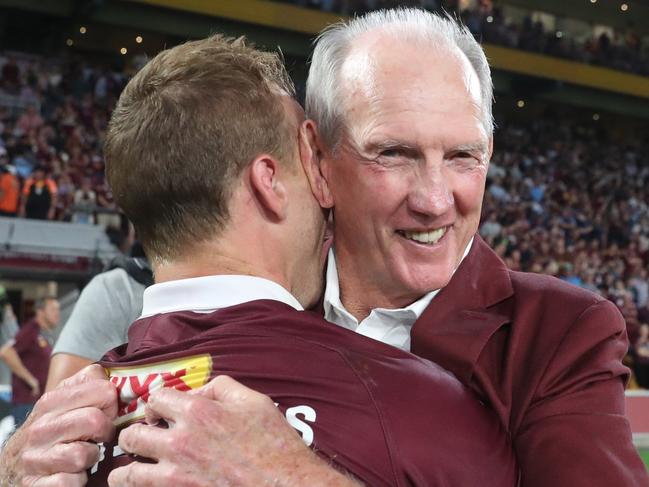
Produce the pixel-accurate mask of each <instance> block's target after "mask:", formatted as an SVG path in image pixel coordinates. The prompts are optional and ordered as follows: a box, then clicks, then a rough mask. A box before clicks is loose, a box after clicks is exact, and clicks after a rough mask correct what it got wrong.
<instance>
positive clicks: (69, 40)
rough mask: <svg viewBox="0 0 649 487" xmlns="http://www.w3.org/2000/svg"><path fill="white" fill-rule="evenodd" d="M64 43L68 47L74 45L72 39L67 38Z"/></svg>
mask: <svg viewBox="0 0 649 487" xmlns="http://www.w3.org/2000/svg"><path fill="white" fill-rule="evenodd" d="M65 43H66V44H67V45H68V47H72V46H73V45H74V41H73V40H72V39H68V40H67V41H65Z"/></svg>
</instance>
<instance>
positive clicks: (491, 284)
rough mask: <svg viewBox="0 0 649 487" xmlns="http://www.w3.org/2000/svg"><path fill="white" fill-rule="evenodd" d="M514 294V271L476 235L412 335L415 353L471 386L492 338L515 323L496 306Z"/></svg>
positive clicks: (412, 346) (418, 321) (414, 328)
mask: <svg viewBox="0 0 649 487" xmlns="http://www.w3.org/2000/svg"><path fill="white" fill-rule="evenodd" d="M513 293H514V291H513V288H512V284H511V280H510V278H509V271H508V269H507V267H506V266H505V264H504V263H503V262H502V261H501V260H500V258H499V257H498V256H497V255H496V254H495V253H494V252H493V251H492V250H491V249H490V248H489V247H488V246H487V244H486V243H485V242H484V241H483V240H482V239H481V238H480V237H479V236H478V235H476V237H475V240H474V242H473V246H472V248H471V251H470V252H469V255H467V257H466V259H464V261H463V262H462V264H461V265H460V267H459V268H458V269H457V271H456V272H455V274H454V275H453V277H452V278H451V281H450V282H449V283H448V285H447V286H446V287H445V288H444V289H442V290H441V291H440V292H439V294H438V295H437V296H436V297H435V298H434V299H433V300H432V301H431V303H430V305H429V306H428V308H426V310H425V311H424V313H423V314H422V315H421V317H420V318H419V319H418V320H417V322H416V323H415V325H414V327H413V329H412V333H411V351H412V353H414V354H416V355H419V356H421V357H424V358H427V359H429V360H432V361H434V362H436V363H437V364H438V365H440V366H442V367H444V368H446V369H448V370H450V371H451V372H453V373H454V374H455V375H456V376H457V377H458V379H460V380H461V381H462V382H464V383H465V384H468V383H469V381H470V380H471V376H472V375H473V370H474V368H475V365H476V362H477V361H478V358H479V356H480V353H481V352H482V350H483V349H484V347H485V345H486V344H487V342H488V341H489V338H491V336H492V335H493V334H494V333H495V332H496V331H497V330H498V329H499V328H500V327H501V326H503V325H505V324H507V323H508V322H509V321H510V316H509V314H508V313H506V312H503V311H501V310H499V309H497V307H495V306H494V305H496V304H497V303H499V302H501V301H503V300H504V299H507V298H508V297H510V296H512V295H513Z"/></svg>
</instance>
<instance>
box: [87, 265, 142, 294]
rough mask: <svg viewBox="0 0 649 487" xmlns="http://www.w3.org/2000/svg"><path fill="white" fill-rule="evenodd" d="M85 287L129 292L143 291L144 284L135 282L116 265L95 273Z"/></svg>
mask: <svg viewBox="0 0 649 487" xmlns="http://www.w3.org/2000/svg"><path fill="white" fill-rule="evenodd" d="M86 288H91V289H93V290H95V289H96V290H101V291H102V292H105V293H109V294H123V293H124V292H128V293H129V294H134V293H138V292H139V293H142V292H144V285H142V284H140V283H139V282H137V281H136V280H135V279H133V277H131V276H130V275H129V273H128V272H126V270H125V269H123V268H121V267H116V268H115V269H111V270H109V271H106V272H102V273H101V274H97V275H96V276H95V277H94V278H93V279H92V280H91V281H90V282H89V283H88V286H86Z"/></svg>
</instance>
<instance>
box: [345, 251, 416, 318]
mask: <svg viewBox="0 0 649 487" xmlns="http://www.w3.org/2000/svg"><path fill="white" fill-rule="evenodd" d="M336 268H337V271H338V282H339V288H340V301H341V302H342V304H343V306H345V309H346V310H347V311H349V313H351V315H352V316H354V318H356V319H357V320H358V321H359V322H360V321H361V320H363V319H365V318H366V317H367V316H369V314H370V313H371V311H372V310H373V309H375V308H385V309H398V308H404V307H406V306H408V305H409V304H412V303H414V302H415V301H417V299H419V298H420V297H421V296H416V295H413V294H412V293H411V294H407V293H402V292H401V293H400V292H397V290H390V289H386V288H384V287H380V286H379V284H381V283H380V281H379V280H378V279H375V278H374V276H371V275H366V274H365V273H364V272H363V270H364V269H363V268H361V267H359V266H358V259H355V258H354V256H353V255H351V254H350V253H348V252H346V251H345V249H344V248H340V249H339V248H338V247H336ZM343 276H344V278H343Z"/></svg>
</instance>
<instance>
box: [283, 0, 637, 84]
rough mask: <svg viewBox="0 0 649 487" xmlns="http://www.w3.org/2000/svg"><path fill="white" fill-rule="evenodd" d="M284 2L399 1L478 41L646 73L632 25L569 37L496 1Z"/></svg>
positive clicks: (348, 10)
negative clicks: (444, 19)
mask: <svg viewBox="0 0 649 487" xmlns="http://www.w3.org/2000/svg"><path fill="white" fill-rule="evenodd" d="M283 1H287V2H290V3H294V4H296V5H300V6H303V7H310V8H316V9H320V10H324V11H327V12H337V13H341V14H344V15H350V14H352V13H361V12H367V11H370V10H376V9H379V8H390V7H396V6H404V5H407V6H412V7H420V8H425V9H427V10H431V11H441V10H445V11H447V12H455V13H457V14H459V16H460V17H461V18H462V20H463V21H464V23H465V24H466V25H467V26H468V27H469V29H470V30H471V32H472V33H473V34H474V35H475V36H476V38H478V39H479V40H481V41H483V42H488V43H492V44H497V45H501V46H506V47H512V48H516V49H521V50H524V51H532V52H538V53H542V54H546V55H549V56H555V57H560V58H565V59H571V60H574V61H578V62H582V63H588V64H595V65H599V66H606V67H610V68H613V69H618V70H621V71H629V72H632V73H636V74H642V75H649V51H648V50H647V48H646V46H645V47H643V46H642V43H641V39H640V36H639V35H638V34H637V33H636V32H634V31H633V30H632V29H627V30H625V31H624V32H617V31H611V33H608V32H601V33H598V34H597V33H591V34H590V35H586V36H584V35H576V36H570V32H563V31H558V30H555V29H550V28H548V27H547V26H546V25H544V23H543V21H542V20H540V19H536V20H535V19H534V17H533V13H532V12H531V11H529V12H528V13H527V15H525V17H524V18H523V19H522V21H520V22H519V21H516V20H512V19H509V18H508V17H507V15H506V14H505V12H504V10H505V9H504V8H503V7H502V6H499V5H497V4H496V5H495V4H494V2H493V1H492V0H479V1H474V2H470V4H473V5H471V6H470V8H462V7H461V6H460V3H461V2H458V1H457V0H451V1H448V0H409V1H403V0H283ZM465 3H466V2H465ZM540 10H542V8H540Z"/></svg>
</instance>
